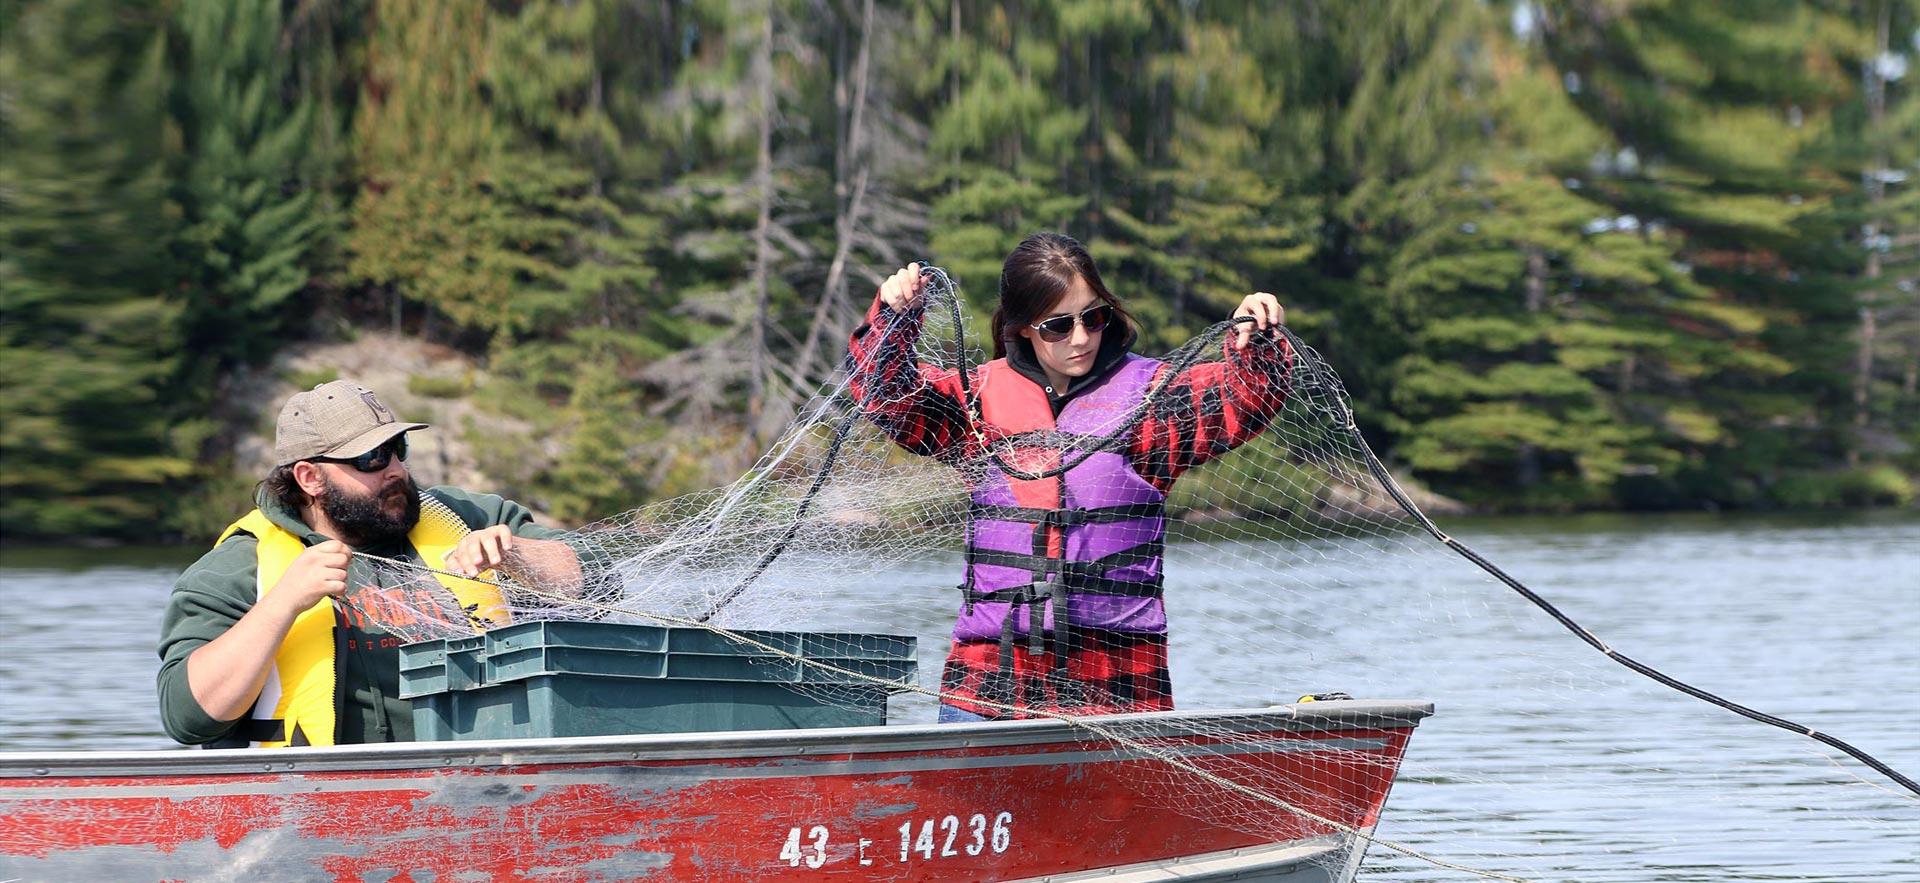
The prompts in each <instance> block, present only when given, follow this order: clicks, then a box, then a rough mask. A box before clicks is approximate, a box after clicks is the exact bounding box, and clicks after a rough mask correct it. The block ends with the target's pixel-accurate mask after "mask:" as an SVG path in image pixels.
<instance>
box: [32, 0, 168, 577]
mask: <svg viewBox="0 0 1920 883" xmlns="http://www.w3.org/2000/svg"><path fill="white" fill-rule="evenodd" d="M160 23H161V17H160V15H159V14H158V11H157V10H156V9H155V8H154V7H152V6H149V5H136V6H115V7H108V6H102V5H100V4H95V3H88V2H82V0H73V2H47V3H39V4H34V5H31V6H24V5H12V4H10V5H8V6H7V7H5V9H4V12H0V316H4V317H5V320H4V322H0V452H3V453H0V456H4V461H5V463H4V469H0V535H4V536H5V537H6V538H7V539H10V540H14V539H21V538H32V537H75V536H138V537H147V538H151V537H153V536H155V535H156V533H157V532H158V531H162V530H164V529H165V525H166V512H167V503H168V501H167V497H166V492H167V491H168V490H169V489H170V488H171V487H172V486H173V483H174V482H175V481H176V480H178V479H181V478H184V477H186V476H188V475H190V474H191V473H192V472H193V468H194V467H193V461H192V460H191V459H190V456H188V455H183V452H184V453H187V454H190V452H191V451H192V450H193V449H194V448H195V447H196V446H197V445H198V442H199V441H200V439H199V438H197V437H179V436H177V435H176V434H175V433H174V432H173V430H172V429H171V426H170V424H171V422H172V420H173V418H175V417H176V416H179V415H178V414H177V413H176V411H175V410H174V408H173V407H172V406H173V405H174V404H175V399H173V398H172V397H165V396H163V392H164V391H166V390H168V389H169V388H170V387H169V384H168V381H169V380H170V379H171V378H172V377H173V375H174V374H175V372H176V370H177V368H178V366H179V364H180V361H179V360H181V359H182V358H183V357H184V354H183V352H182V349H181V345H180V338H179V336H178V334H177V329H178V325H177V320H178V317H179V315H180V308H179V306H178V304H177V303H175V302H172V301H170V300H169V299H168V298H167V296H166V285H167V278H168V276H169V274H170V272H171V271H170V269H169V267H168V266H167V264H166V261H165V259H164V255H163V254H162V253H161V252H160V251H159V250H157V249H155V248H154V243H156V242H161V241H164V240H165V238H166V236H167V235H168V232H169V231H168V230H167V227H166V225H165V218H166V217H167V213H166V211H165V210H164V207H163V206H164V188H163V184H162V177H161V174H160V172H161V169H162V161H161V122H160V119H159V118H158V115H157V113H156V112H157V110H158V109H159V108H160V107H161V106H162V100H161V99H162V94H163V92H162V89H163V83H164V79H163V71H162V68H161V66H160V64H159V62H160V55H159V52H158V51H157V50H158V46H157V45H156V44H155V42H154V40H153V36H152V35H153V34H154V33H155V32H156V31H157V30H158V28H159V25H160ZM50 72H57V75H53V74H52V73H50Z"/></svg>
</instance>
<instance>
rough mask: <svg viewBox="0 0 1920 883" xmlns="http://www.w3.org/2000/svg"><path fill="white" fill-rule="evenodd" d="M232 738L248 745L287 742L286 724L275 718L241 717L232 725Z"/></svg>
mask: <svg viewBox="0 0 1920 883" xmlns="http://www.w3.org/2000/svg"><path fill="white" fill-rule="evenodd" d="M233 736H234V737H236V738H238V739H242V740H244V741H246V742H247V743H248V744H258V743H261V742H285V741H287V722H286V721H284V720H282V719H280V718H277V717H271V718H269V717H251V716H249V717H243V718H241V719H240V722H239V723H238V724H235V725H234V728H233Z"/></svg>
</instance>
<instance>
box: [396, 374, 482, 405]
mask: <svg viewBox="0 0 1920 883" xmlns="http://www.w3.org/2000/svg"><path fill="white" fill-rule="evenodd" d="M473 389H474V383H473V375H472V374H471V373H466V374H461V375H459V376H457V377H447V376H444V375H437V374H415V375H412V376H410V377H408V378H407V392H410V393H413V394H414V395H417V396H422V397H425V398H429V399H458V398H464V397H466V396H467V395H468V394H470V393H472V392H473Z"/></svg>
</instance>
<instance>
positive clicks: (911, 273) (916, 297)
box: [880, 263, 926, 313]
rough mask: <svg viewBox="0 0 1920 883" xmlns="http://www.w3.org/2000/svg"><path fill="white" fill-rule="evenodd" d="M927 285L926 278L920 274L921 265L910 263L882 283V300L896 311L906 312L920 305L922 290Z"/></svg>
mask: <svg viewBox="0 0 1920 883" xmlns="http://www.w3.org/2000/svg"><path fill="white" fill-rule="evenodd" d="M925 287H926V279H925V278H924V277H922V276H921V275H920V265H919V264H917V263H915V264H908V265H907V266H906V268H905V269H902V270H900V271H899V272H897V273H894V274H893V275H892V276H888V277H887V281H885V282H882V283H880V302H881V303H884V304H886V305H887V309H890V310H892V311H894V312H896V313H905V312H907V311H908V310H911V309H913V308H915V307H918V306H920V292H921V291H922V290H923V289H924V288H925Z"/></svg>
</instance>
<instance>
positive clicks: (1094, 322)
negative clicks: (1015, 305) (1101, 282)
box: [1027, 304, 1113, 343]
mask: <svg viewBox="0 0 1920 883" xmlns="http://www.w3.org/2000/svg"><path fill="white" fill-rule="evenodd" d="M1112 321H1113V305H1112V304H1094V305H1093V306H1090V307H1088V308H1086V309H1084V310H1081V311H1080V312H1079V313H1078V314H1077V315H1071V316H1055V317H1053V318H1051V319H1048V320H1046V321H1045V322H1035V323H1033V324H1032V325H1029V326H1027V327H1029V328H1032V329H1033V330H1035V331H1037V332H1039V333H1040V339H1041V340H1044V341H1046V342H1048V343H1059V342H1060V341H1063V340H1066V339H1067V338H1068V337H1070V336H1072V334H1073V325H1074V323H1076V322H1078V323H1079V324H1080V325H1081V326H1082V327H1084V328H1086V329H1087V333H1088V334H1099V333H1100V332H1101V331H1104V330H1106V327H1107V323H1108V322H1112Z"/></svg>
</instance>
